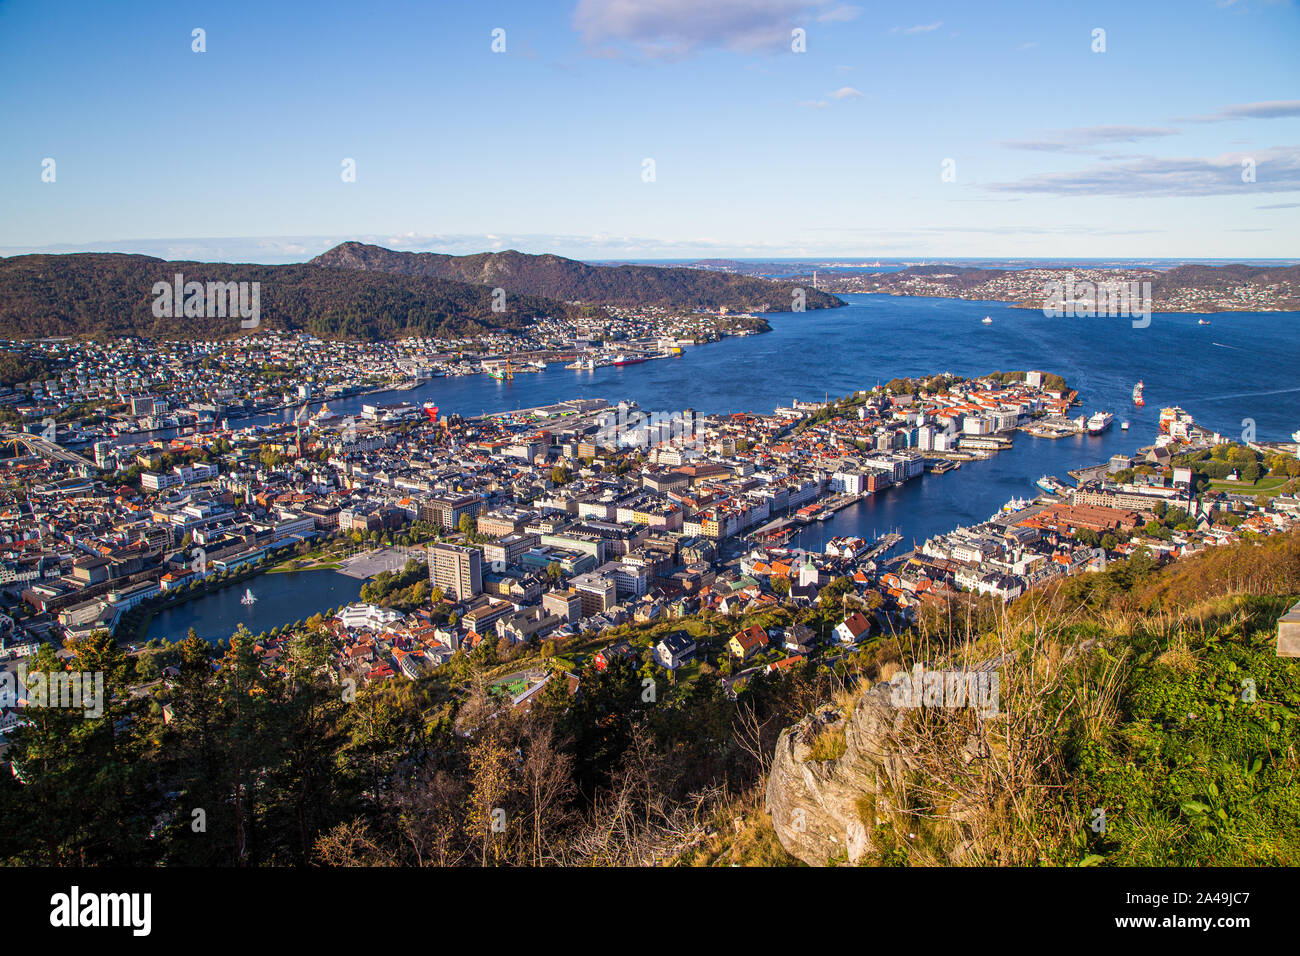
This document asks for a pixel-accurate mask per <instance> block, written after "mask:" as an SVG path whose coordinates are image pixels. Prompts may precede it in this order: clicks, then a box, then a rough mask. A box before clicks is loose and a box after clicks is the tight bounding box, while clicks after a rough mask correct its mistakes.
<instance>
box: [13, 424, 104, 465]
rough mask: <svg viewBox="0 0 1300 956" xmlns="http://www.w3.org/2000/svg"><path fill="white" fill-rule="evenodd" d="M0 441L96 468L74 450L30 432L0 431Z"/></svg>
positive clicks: (65, 461)
mask: <svg viewBox="0 0 1300 956" xmlns="http://www.w3.org/2000/svg"><path fill="white" fill-rule="evenodd" d="M0 442H2V443H3V444H5V445H14V446H17V445H23V446H24V447H25V448H26V449H27V451H28V453H29V454H33V455H40V456H41V457H42V458H53V459H54V460H55V461H61V462H63V463H64V464H68V465H80V466H81V467H83V468H89V469H90V470H91V471H92V472H94V471H95V470H97V469H96V467H95V463H94V462H93V461H91V460H90V459H89V458H83V457H82V456H81V455H78V454H77V453H76V452H75V451H68V449H66V448H64V447H63V446H62V445H59V444H56V443H55V442H52V441H49V440H48V439H45V438H42V437H41V436H40V435H34V434H32V433H31V432H15V431H7V430H4V431H0Z"/></svg>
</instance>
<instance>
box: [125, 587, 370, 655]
mask: <svg viewBox="0 0 1300 956" xmlns="http://www.w3.org/2000/svg"><path fill="white" fill-rule="evenodd" d="M364 583H365V582H364V581H362V580H360V579H359V578H352V577H348V576H347V575H346V574H340V573H339V572H337V571H286V572H284V573H281V574H261V575H258V576H257V577H254V578H248V579H247V580H244V581H241V582H239V583H238V584H232V585H230V586H229V587H226V588H222V589H221V590H220V591H214V592H212V593H211V594H206V595H204V596H203V597H199V598H195V599H194V600H192V601H187V602H186V603H184V604H181V605H178V606H176V607H173V608H168V609H167V610H164V611H160V612H158V613H156V614H155V615H154V617H153V620H152V621H150V622H149V630H148V632H146V634H145V639H146V640H153V639H154V638H159V639H160V640H168V641H178V640H182V639H183V638H184V637H185V635H186V634H188V633H189V629H190V628H191V627H192V628H194V632H195V633H196V634H198V636H199V637H201V638H203V639H204V640H205V641H211V642H213V643H215V642H216V641H219V640H221V639H223V638H229V637H230V635H231V634H233V633H234V632H235V629H236V628H237V627H239V625H240V624H243V625H244V626H245V627H247V628H248V629H249V630H250V631H252V632H253V633H254V634H259V633H261V632H262V631H269V630H270V629H271V628H273V627H283V626H284V625H285V624H292V623H294V622H295V621H300V620H306V619H307V618H309V617H311V616H312V615H313V614H315V613H316V612H318V611H326V610H328V609H330V608H332V607H339V606H341V605H344V604H351V603H352V602H353V601H355V600H357V598H358V597H359V596H360V594H361V585H362V584H364ZM249 589H251V590H252V592H253V595H254V596H255V597H256V598H257V601H256V603H254V604H252V605H251V606H250V605H245V604H243V603H241V601H242V599H243V597H244V592H245V591H246V590H249Z"/></svg>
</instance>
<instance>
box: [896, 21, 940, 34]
mask: <svg viewBox="0 0 1300 956" xmlns="http://www.w3.org/2000/svg"><path fill="white" fill-rule="evenodd" d="M941 26H943V21H942V20H935V21H934V23H919V24H917V25H916V26H914V27H894V28H893V29H892V30H890V31H889V32H890V33H904V34H909V35H911V34H916V33H932V32H934V31H935V30H937V29H939V28H940V27H941Z"/></svg>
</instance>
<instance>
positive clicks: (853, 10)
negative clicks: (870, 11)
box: [817, 3, 862, 23]
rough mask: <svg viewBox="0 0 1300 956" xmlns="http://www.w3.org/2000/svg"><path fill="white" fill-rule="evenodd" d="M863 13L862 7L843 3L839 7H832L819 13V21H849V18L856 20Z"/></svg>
mask: <svg viewBox="0 0 1300 956" xmlns="http://www.w3.org/2000/svg"><path fill="white" fill-rule="evenodd" d="M861 13H862V8H861V7H855V6H853V5H852V4H848V3H843V4H840V5H839V6H838V7H831V8H830V9H829V10H827V11H826V12H825V13H819V14H818V15H817V22H818V23H847V22H848V21H849V20H856V19H857V18H858V15H859V14H861Z"/></svg>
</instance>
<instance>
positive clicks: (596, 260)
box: [0, 236, 1300, 267]
mask: <svg viewBox="0 0 1300 956" xmlns="http://www.w3.org/2000/svg"><path fill="white" fill-rule="evenodd" d="M392 238H394V239H395V238H397V237H392ZM481 238H482V240H483V242H482V244H481V245H479V246H475V245H474V244H473V241H472V239H471V238H470V237H454V238H452V237H448V239H447V240H446V243H445V247H439V248H428V247H426V246H427V245H428V244H429V243H428V242H427V241H422V242H419V243H415V244H414V247H413V246H412V244H411V243H409V241H408V242H400V241H399V242H393V241H392V240H391V239H390V240H388V241H387V242H386V241H384V240H383V239H382V237H363V238H338V237H326V236H319V237H266V238H262V239H244V238H238V237H229V238H203V239H199V238H177V239H120V240H111V241H103V242H88V243H59V244H55V245H49V246H28V247H23V246H19V247H8V248H6V247H0V259H9V258H14V257H17V256H24V255H79V254H88V253H103V254H116V255H144V256H151V257H153V258H157V259H161V260H163V261H166V262H210V263H223V262H224V263H230V264H247V265H294V264H300V263H305V262H308V261H310V260H311V259H314V258H315V257H316V256H318V255H320V254H322V253H324V252H327V251H328V250H330V249H333V248H336V247H337V246H339V245H342V244H343V243H347V242H358V243H362V244H365V245H374V246H380V247H382V248H384V249H388V250H391V251H394V252H412V253H424V252H431V253H437V254H440V255H451V256H469V255H482V254H485V253H500V252H507V251H515V252H520V253H523V254H525V255H557V256H561V257H563V258H566V259H573V260H575V261H578V262H585V263H589V264H593V265H596V264H604V263H614V264H630V265H635V264H643V265H655V264H660V263H662V264H667V265H671V264H681V263H692V262H699V261H702V260H721V261H730V262H739V263H766V262H770V263H790V264H798V265H804V264H809V265H812V264H817V263H834V264H845V265H848V264H858V263H864V262H880V263H883V264H889V265H899V264H904V263H912V264H927V265H941V264H946V263H953V264H957V263H1035V264H1043V263H1064V264H1076V263H1077V264H1099V265H1108V264H1116V265H1123V266H1142V265H1150V266H1152V267H1155V266H1169V267H1173V266H1178V265H1259V266H1290V265H1298V264H1300V258H1296V257H1288V256H1275V257H1264V256H1241V257H1230V256H1123V255H1119V256H1095V255H1091V256H1070V255H1046V256H1025V255H1003V256H998V255H982V256H969V255H965V256H963V255H942V254H934V253H908V252H895V253H888V254H886V253H881V252H860V253H852V252H824V253H808V252H805V253H804V254H802V255H796V254H790V253H780V252H773V253H770V254H763V253H759V252H755V251H752V250H747V251H745V252H731V251H728V250H724V249H710V250H706V251H701V252H699V253H696V254H688V255H683V254H678V255H622V256H616V255H596V254H580V253H578V252H576V251H570V250H564V249H562V248H559V249H557V248H553V247H542V246H540V245H538V242H539V241H540V240H541V237H524V236H520V237H513V238H515V239H518V240H530V241H521V242H519V243H517V244H516V245H501V240H500V239H499V238H495V237H486V236H485V237H481ZM489 240H490V241H489ZM563 244H564V243H563V242H562V241H561V242H558V243H557V245H560V246H563ZM521 247H522V248H521ZM529 247H531V248H529ZM270 248H274V249H276V250H277V251H275V252H269V250H270ZM236 249H238V250H242V251H235V250H236ZM462 249H463V250H466V251H460V250H462ZM259 250H260V251H261V255H260V256H259ZM291 250H292V251H291ZM223 253H224V254H223ZM268 253H269V254H268Z"/></svg>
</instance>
